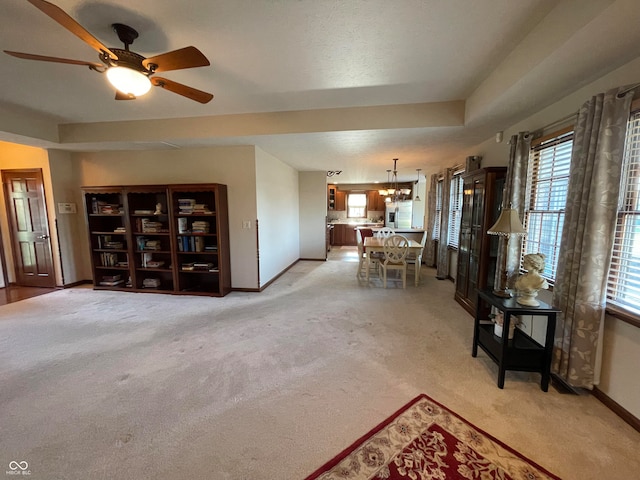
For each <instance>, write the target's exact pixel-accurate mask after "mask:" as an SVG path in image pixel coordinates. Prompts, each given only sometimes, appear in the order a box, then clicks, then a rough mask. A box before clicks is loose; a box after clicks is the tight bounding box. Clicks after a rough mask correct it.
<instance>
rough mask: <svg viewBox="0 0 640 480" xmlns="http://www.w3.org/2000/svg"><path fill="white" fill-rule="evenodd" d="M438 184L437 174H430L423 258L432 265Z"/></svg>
mask: <svg viewBox="0 0 640 480" xmlns="http://www.w3.org/2000/svg"><path fill="white" fill-rule="evenodd" d="M437 184H438V174H436V173H434V174H433V175H431V184H430V186H429V204H428V209H429V210H428V212H427V244H426V246H425V249H426V253H425V260H426V262H425V263H427V265H429V266H433V265H434V260H435V253H436V241H435V240H434V239H433V232H434V230H435V228H436V226H435V222H436V185H437Z"/></svg>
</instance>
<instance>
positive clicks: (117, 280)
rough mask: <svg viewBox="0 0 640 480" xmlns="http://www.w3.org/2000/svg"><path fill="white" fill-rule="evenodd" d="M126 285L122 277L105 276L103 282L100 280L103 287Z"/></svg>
mask: <svg viewBox="0 0 640 480" xmlns="http://www.w3.org/2000/svg"><path fill="white" fill-rule="evenodd" d="M123 283H124V280H123V279H122V275H119V274H118V275H103V276H102V280H100V285H102V286H103V287H115V286H116V285H121V284H123Z"/></svg>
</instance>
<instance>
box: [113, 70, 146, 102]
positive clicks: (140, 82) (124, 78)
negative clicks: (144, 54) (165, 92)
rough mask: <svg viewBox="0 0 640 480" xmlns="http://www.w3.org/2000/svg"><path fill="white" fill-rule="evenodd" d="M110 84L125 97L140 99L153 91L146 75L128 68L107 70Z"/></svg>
mask: <svg viewBox="0 0 640 480" xmlns="http://www.w3.org/2000/svg"><path fill="white" fill-rule="evenodd" d="M107 78H108V79H109V83H111V85H113V86H114V87H115V88H116V89H117V90H118V91H120V92H122V93H124V94H125V95H133V96H134V97H140V96H142V95H144V94H145V93H147V92H148V91H149V90H150V89H151V81H150V80H149V77H148V76H146V75H145V74H144V73H142V72H139V71H137V70H134V69H132V68H128V67H111V68H109V69H108V70H107Z"/></svg>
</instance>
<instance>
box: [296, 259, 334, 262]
mask: <svg viewBox="0 0 640 480" xmlns="http://www.w3.org/2000/svg"><path fill="white" fill-rule="evenodd" d="M298 260H299V261H302V260H304V261H305V262H326V261H327V259H326V258H299V259H298Z"/></svg>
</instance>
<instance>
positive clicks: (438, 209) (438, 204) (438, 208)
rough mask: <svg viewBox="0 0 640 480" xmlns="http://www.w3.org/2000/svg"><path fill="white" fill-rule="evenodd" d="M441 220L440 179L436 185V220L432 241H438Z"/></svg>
mask: <svg viewBox="0 0 640 480" xmlns="http://www.w3.org/2000/svg"><path fill="white" fill-rule="evenodd" d="M441 219H442V179H439V180H438V182H437V183H436V218H435V225H434V226H433V236H432V238H433V239H434V240H440V220H441Z"/></svg>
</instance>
